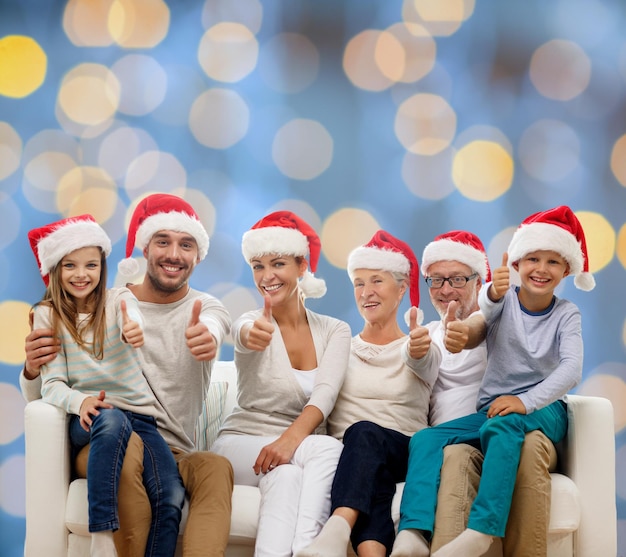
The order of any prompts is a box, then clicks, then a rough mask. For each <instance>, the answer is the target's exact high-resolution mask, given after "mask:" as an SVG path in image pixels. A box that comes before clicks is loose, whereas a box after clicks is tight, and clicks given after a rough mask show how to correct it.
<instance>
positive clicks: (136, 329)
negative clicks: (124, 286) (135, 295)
mask: <svg viewBox="0 0 626 557" xmlns="http://www.w3.org/2000/svg"><path fill="white" fill-rule="evenodd" d="M120 311H121V312H122V337H123V338H124V340H125V341H126V342H127V343H128V344H130V345H131V346H132V347H133V348H139V347H140V346H143V329H142V328H141V327H140V325H139V323H137V321H133V320H132V319H131V318H130V317H129V316H128V310H127V309H126V300H122V301H121V302H120Z"/></svg>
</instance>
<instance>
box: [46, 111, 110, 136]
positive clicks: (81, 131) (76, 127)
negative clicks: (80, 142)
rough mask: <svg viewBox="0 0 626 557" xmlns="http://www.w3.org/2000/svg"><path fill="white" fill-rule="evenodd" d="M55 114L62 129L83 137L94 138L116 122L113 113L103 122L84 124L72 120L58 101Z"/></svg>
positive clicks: (69, 133)
mask: <svg viewBox="0 0 626 557" xmlns="http://www.w3.org/2000/svg"><path fill="white" fill-rule="evenodd" d="M54 115H55V117H56V119H57V122H58V123H59V126H60V127H61V129H62V130H63V131H64V132H65V133H66V134H68V135H73V136H75V137H79V138H81V139H94V138H96V137H98V136H100V135H102V134H103V133H104V132H106V131H107V130H109V129H110V128H111V127H112V126H113V125H114V124H115V119H114V118H113V116H114V115H113V114H112V115H111V117H110V118H107V119H106V120H104V121H103V122H102V123H100V124H97V125H95V126H94V125H91V124H82V123H79V122H76V121H75V120H72V119H71V118H69V117H68V116H67V114H65V112H64V111H63V108H62V107H61V106H60V105H59V104H58V103H57V104H56V106H55V109H54Z"/></svg>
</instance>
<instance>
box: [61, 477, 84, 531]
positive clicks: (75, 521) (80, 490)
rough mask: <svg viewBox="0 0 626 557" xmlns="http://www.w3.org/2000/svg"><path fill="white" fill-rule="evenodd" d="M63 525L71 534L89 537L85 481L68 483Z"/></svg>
mask: <svg viewBox="0 0 626 557" xmlns="http://www.w3.org/2000/svg"><path fill="white" fill-rule="evenodd" d="M65 525H66V526H67V529H68V530H69V531H70V532H72V533H73V534H78V535H79V536H88V535H89V507H88V503H87V480H85V479H82V478H81V479H78V480H74V481H73V482H72V483H70V489H69V491H68V494H67V505H66V507H65Z"/></svg>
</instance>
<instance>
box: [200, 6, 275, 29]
mask: <svg viewBox="0 0 626 557" xmlns="http://www.w3.org/2000/svg"><path fill="white" fill-rule="evenodd" d="M224 21H230V22H232V23H241V24H242V25H245V26H246V27H247V28H248V29H250V30H251V31H252V32H253V33H254V34H255V35H256V34H257V33H258V32H259V29H261V23H262V21H263V6H262V5H261V2H259V1H258V0H206V1H205V2H204V6H203V7H202V27H204V28H205V29H208V28H209V27H211V26H213V25H215V24H216V23H221V22H224Z"/></svg>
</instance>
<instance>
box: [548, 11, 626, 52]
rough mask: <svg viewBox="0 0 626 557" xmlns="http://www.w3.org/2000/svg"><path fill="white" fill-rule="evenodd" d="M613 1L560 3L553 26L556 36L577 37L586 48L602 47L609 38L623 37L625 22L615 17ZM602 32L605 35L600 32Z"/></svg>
mask: <svg viewBox="0 0 626 557" xmlns="http://www.w3.org/2000/svg"><path fill="white" fill-rule="evenodd" d="M611 4H612V3H611V2H607V3H605V2H603V1H602V0H560V1H559V2H555V4H554V5H553V6H554V8H555V12H554V15H553V16H551V19H552V20H553V21H552V23H551V25H550V27H551V32H552V35H553V36H556V37H575V38H576V39H577V40H578V42H580V43H581V44H584V45H585V46H586V47H590V46H593V47H595V46H599V47H600V48H602V43H603V42H604V41H605V40H606V38H607V37H610V36H612V35H614V34H615V36H619V35H620V30H619V25H620V23H621V20H620V18H619V17H615V14H614V12H613V10H612V8H609V5H611ZM598 29H602V33H598Z"/></svg>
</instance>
